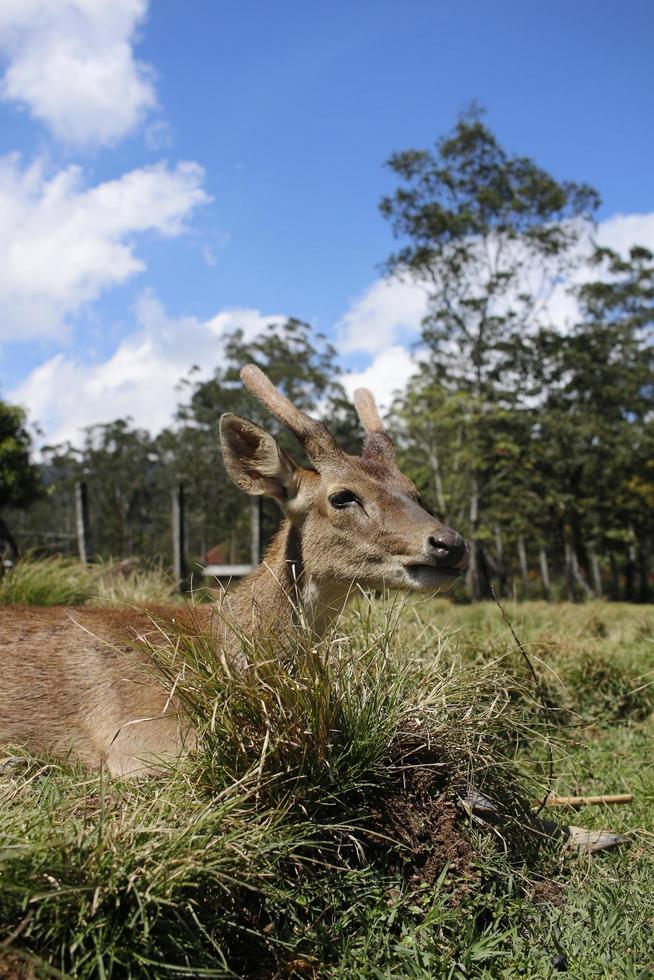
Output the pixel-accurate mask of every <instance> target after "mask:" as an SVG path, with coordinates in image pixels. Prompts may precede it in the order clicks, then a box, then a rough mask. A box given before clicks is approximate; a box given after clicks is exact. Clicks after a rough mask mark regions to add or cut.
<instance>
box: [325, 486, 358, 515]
mask: <svg viewBox="0 0 654 980" xmlns="http://www.w3.org/2000/svg"><path fill="white" fill-rule="evenodd" d="M329 502H330V504H331V505H332V507H335V508H336V509H337V510H342V509H343V507H349V506H350V504H358V503H359V502H360V501H359V498H358V497H357V496H356V495H355V494H353V493H352V491H351V490H338V491H337V492H336V493H332V494H330V495H329Z"/></svg>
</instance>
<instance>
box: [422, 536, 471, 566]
mask: <svg viewBox="0 0 654 980" xmlns="http://www.w3.org/2000/svg"><path fill="white" fill-rule="evenodd" d="M425 546H426V547H425V551H426V553H427V554H428V555H429V557H430V558H432V559H435V560H436V562H437V563H438V564H439V565H446V566H456V567H457V568H463V567H465V565H466V564H467V554H468V546H467V544H466V542H465V540H464V538H462V537H461V535H460V534H459V533H458V532H457V531H453V530H452V529H451V528H449V527H441V528H439V529H438V530H437V531H432V533H431V534H430V535H428V537H427V540H426V542H425Z"/></svg>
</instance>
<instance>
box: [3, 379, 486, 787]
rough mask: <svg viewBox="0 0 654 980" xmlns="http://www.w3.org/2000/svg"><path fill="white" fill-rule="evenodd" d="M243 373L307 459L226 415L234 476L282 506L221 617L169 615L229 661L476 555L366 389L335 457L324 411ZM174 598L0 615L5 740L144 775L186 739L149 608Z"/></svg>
mask: <svg viewBox="0 0 654 980" xmlns="http://www.w3.org/2000/svg"><path fill="white" fill-rule="evenodd" d="M241 379H242V381H243V383H244V385H245V386H246V387H247V388H248V389H249V391H250V392H251V394H252V395H254V396H255V397H256V398H257V399H258V400H259V402H260V403H261V404H262V405H264V406H265V407H266V408H267V409H268V410H269V411H270V412H271V413H272V414H273V415H274V416H275V417H276V418H277V419H278V421H280V422H281V423H282V424H284V425H285V426H287V427H288V429H290V431H291V432H292V433H293V435H294V436H295V437H296V439H297V440H298V442H299V443H300V444H301V446H302V447H303V449H304V451H305V454H306V456H307V458H308V460H309V462H310V464H311V467H310V468H309V467H304V466H300V465H298V464H297V463H296V462H295V461H294V460H293V459H292V458H291V457H290V456H289V455H288V454H287V453H286V452H285V451H284V450H283V449H282V448H281V447H280V446H279V444H278V443H277V441H276V439H275V438H274V437H273V436H272V435H270V434H269V433H268V432H266V431H265V430H264V429H262V428H261V427H260V426H259V425H256V424H255V423H254V422H251V421H249V420H248V419H245V418H242V417H240V416H239V415H235V414H233V413H229V412H228V413H225V414H224V415H222V416H221V419H220V442H221V449H222V456H223V460H224V464H225V468H226V470H227V473H228V475H229V477H230V478H231V480H232V481H233V482H234V483H235V484H236V485H237V486H238V487H240V489H241V490H243V491H244V492H245V493H247V494H251V495H266V496H269V497H271V498H273V499H274V500H275V501H277V503H278V505H279V507H280V508H281V511H282V521H281V524H280V527H279V530H278V532H277V534H276V536H275V537H274V539H273V541H272V543H271V545H270V547H269V549H268V550H267V552H266V554H265V556H264V558H263V561H262V562H261V564H260V565H259V566H258V567H257V568H256V569H254V571H253V572H251V573H250V575H249V576H247V577H246V578H245V579H244V580H243V581H242V582H241V583H240V584H239V585H238V586H237V587H236V588H235V589H234V591H233V593H232V592H231V590H230V591H228V592H227V594H226V596H225V601H224V603H223V605H224V606H226V607H227V608H226V612H227V613H228V614H227V615H220V616H213V615H212V610H211V609H210V608H207V607H206V606H203V605H201V604H197V605H195V606H193V607H192V608H191V609H190V611H187V612H184V611H183V609H182V610H180V611H179V612H178V611H176V612H175V618H176V619H177V620H180V621H184V620H185V618H186V619H189V618H192V620H193V626H194V628H198V624H200V626H201V627H205V628H207V629H210V630H211V631H212V637H213V636H215V643H216V647H217V648H221V649H224V650H225V651H226V652H227V654H228V655H229V656H230V657H231V658H232V661H233V663H234V664H236V665H237V666H238V669H246V668H247V663H246V657H245V655H244V654H243V651H242V649H239V646H242V643H241V644H240V642H239V637H242V636H243V635H246V636H255V635H261V634H262V633H265V634H267V635H271V636H274V635H275V634H279V635H280V636H281V635H282V634H288V630H289V628H291V627H292V624H293V620H294V618H295V617H297V615H298V610H300V609H301V610H302V616H303V617H304V621H305V623H306V624H307V625H308V627H309V629H310V630H311V631H312V633H313V634H315V636H316V638H319V637H320V636H322V635H323V634H324V633H325V631H326V630H327V629H328V628H329V627H330V625H331V624H332V623H333V622H334V621H335V620H336V619H337V617H339V616H340V615H341V613H342V612H343V609H344V607H345V605H346V604H347V601H348V599H349V598H350V596H351V595H352V594H353V591H354V588H355V587H356V586H361V587H362V588H364V589H388V588H392V589H401V590H409V591H414V592H421V593H427V594H431V593H436V592H443V591H446V590H448V589H450V588H451V587H452V586H453V585H454V583H455V582H456V581H458V580H460V578H461V576H462V575H463V574H464V572H465V569H466V567H467V564H468V560H469V549H468V544H467V543H466V541H465V539H464V538H463V537H462V536H461V535H460V534H459V533H458V532H457V531H455V530H453V529H452V528H450V527H447V526H446V525H444V524H442V523H441V522H440V521H438V520H437V519H436V518H435V517H433V516H432V515H431V514H429V513H428V512H427V510H425V508H424V507H423V506H422V504H421V502H420V497H419V493H418V490H417V489H416V487H415V485H414V483H413V482H412V481H411V480H410V479H409V478H408V477H407V476H405V475H404V474H403V473H402V472H401V470H400V468H399V466H398V464H397V460H396V456H395V450H394V446H393V442H392V440H391V438H390V436H389V435H388V434H387V432H386V431H385V427H384V424H383V422H382V418H381V415H380V413H379V411H378V409H377V406H376V404H375V401H374V398H373V396H372V394H371V393H370V391H368V390H367V389H365V388H359V389H357V391H355V393H354V404H355V408H356V411H357V414H358V417H359V420H360V422H361V425H362V428H363V431H364V438H363V445H362V451H361V455H360V456H352V455H349V454H348V453H346V452H344V450H343V449H341V447H340V446H339V445H338V444H337V442H336V440H335V439H334V437H333V436H332V434H331V433H330V432H329V429H328V428H327V426H326V425H324V424H323V423H322V422H319V421H317V420H316V419H314V418H312V417H311V416H309V415H307V414H305V413H304V412H302V411H300V410H299V409H298V408H296V407H295V406H294V405H293V404H292V403H291V402H290V401H289V399H287V398H286V397H285V395H283V394H282V393H281V392H280V391H279V390H278V389H277V388H275V386H274V385H273V384H272V382H271V381H270V380H269V379H268V378H267V377H266V375H265V374H264V373H263V372H262V371H261V370H260V369H259V368H258V367H257V366H256V365H253V364H251V365H248V366H246V367H244V368H243V369H242V371H241ZM165 614H167V615H168V617H170V609H168V610H161V609H152V608H150V609H147V610H143V611H135V610H133V609H131V608H118V609H116V608H106V609H102V608H85V607H45V608H37V607H31V606H6V607H4V608H2V610H1V611H0V654H1V656H2V667H3V669H2V673H1V675H0V743H2V744H12V745H16V744H21V745H23V746H24V747H25V748H27V749H28V750H30V751H33V752H36V753H47V754H48V755H54V756H55V757H57V756H59V757H66V758H69V759H72V760H77V761H79V762H81V763H83V764H84V765H85V766H87V767H88V768H98V767H100V766H103V767H105V768H106V770H107V771H108V773H109V774H110V775H112V776H123V777H124V776H128V777H131V776H137V775H143V774H148V773H150V772H152V771H153V770H154V769H156V767H157V765H160V764H161V763H162V762H165V761H170V760H174V759H175V758H177V757H178V756H179V755H180V753H181V752H182V751H183V750H184V746H185V745H187V744H189V739H191V740H192V733H191V734H189V731H188V724H187V723H186V721H185V719H184V715H183V712H182V711H181V710H180V708H179V706H178V705H176V704H175V701H174V697H171V696H170V692H167V691H166V690H165V688H164V686H163V685H162V683H161V678H159V677H157V676H155V672H154V671H153V669H152V667H153V665H152V663H151V659H152V658H151V646H150V645H149V643H150V638H151V637H152V635H153V632H154V633H156V630H154V631H153V629H152V622H153V617H154V616H156V615H165Z"/></svg>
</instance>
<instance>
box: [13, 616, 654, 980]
mask: <svg viewBox="0 0 654 980" xmlns="http://www.w3.org/2000/svg"><path fill="white" fill-rule="evenodd" d="M509 613H510V615H511V618H512V620H513V622H514V625H515V627H516V630H517V632H518V634H519V635H520V637H521V639H523V641H524V642H525V644H526V647H527V650H528V651H529V653H530V656H531V657H532V659H533V661H534V664H535V666H536V670H537V672H538V674H539V678H540V680H541V682H542V684H543V686H544V689H545V690H546V694H547V699H548V704H549V705H550V712H549V717H548V719H547V724H546V720H545V718H544V716H543V711H542V709H541V707H540V705H539V704H538V703H536V701H535V700H534V698H533V696H532V695H533V684H532V683H531V680H530V678H529V676H528V674H527V672H526V668H525V666H524V663H523V662H522V659H521V658H520V657H519V655H518V654H517V651H516V650H515V646H514V641H513V639H512V638H511V636H510V634H509V633H508V631H507V629H506V627H505V625H504V624H503V622H502V620H501V617H500V616H499V612H498V611H497V609H495V608H494V607H493V606H491V605H480V606H458V607H455V606H452V605H450V604H448V603H445V602H443V601H434V602H430V603H422V604H419V605H414V604H410V605H409V607H408V608H405V609H404V610H403V611H401V610H400V608H399V607H398V606H397V605H395V604H392V603H391V604H386V605H385V604H383V603H381V604H379V605H378V606H377V608H376V610H375V612H374V613H372V614H371V613H370V612H369V610H367V609H366V608H361V609H359V610H354V611H353V612H352V614H351V615H350V616H349V617H348V620H347V622H346V623H345V624H344V626H345V627H347V628H346V629H343V630H342V632H336V633H334V634H333V635H332V636H330V637H328V638H327V639H326V640H325V642H324V643H323V644H322V645H321V646H320V647H318V648H316V647H314V646H313V645H312V644H311V643H310V641H309V638H308V637H307V635H306V634H305V633H304V632H303V631H302V630H298V632H297V634H296V635H295V636H294V637H293V638H292V639H291V640H289V643H288V645H287V647H286V649H279V647H277V648H275V650H271V649H270V648H268V647H267V645H266V643H265V640H263V639H261V638H259V639H258V640H257V642H256V643H254V644H251V645H250V649H249V660H250V663H251V666H250V669H249V671H248V672H247V673H246V674H243V673H236V672H234V671H233V670H231V669H230V668H229V665H228V664H227V663H225V662H224V661H222V660H221V659H220V657H217V656H216V652H215V650H214V649H213V647H212V645H211V644H210V643H209V642H208V641H207V638H206V637H202V636H197V635H190V634H173V633H172V632H171V633H170V644H169V645H168V646H167V647H164V648H162V650H161V651H160V652H159V653H158V654H157V656H158V659H159V666H160V667H161V669H162V670H163V671H164V674H165V675H166V676H167V677H168V678H169V681H170V682H172V683H175V685H176V691H177V693H178V695H179V696H180V697H181V699H182V700H183V701H184V703H185V705H186V707H187V710H188V711H189V713H190V714H191V716H192V717H193V719H194V723H195V725H196V726H197V728H198V730H199V732H200V735H201V737H200V739H199V741H198V747H197V749H196V750H194V751H193V752H192V753H191V754H190V755H189V757H188V758H187V759H186V760H185V761H184V762H183V763H182V764H180V765H178V766H177V767H176V768H175V769H174V770H171V771H170V772H167V773H165V774H162V776H161V777H157V778H151V779H148V780H143V781H141V782H135V783H129V782H123V781H120V780H108V779H107V778H106V777H105V776H104V775H103V774H102V773H88V772H84V771H81V770H80V769H78V768H75V767H74V766H72V765H70V764H66V763H63V762H60V761H55V760H47V759H45V760H44V759H41V760H36V759H33V758H30V757H29V756H27V755H26V754H25V753H23V752H21V751H20V750H15V753H14V754H13V755H12V756H11V757H10V758H9V759H8V761H7V762H6V763H4V764H1V763H0V943H2V949H3V950H4V953H3V954H1V955H0V977H2V976H3V973H2V969H3V963H4V964H5V974H4V975H6V976H10V975H13V976H20V975H21V973H20V971H21V970H22V971H23V974H22V975H23V976H30V975H39V974H40V973H41V974H43V975H53V976H61V975H64V976H74V977H89V978H90V977H121V978H122V977H135V978H136V977H138V978H141V977H152V978H155V977H156V978H159V977H163V976H171V977H174V976H186V977H200V976H215V977H221V976H222V977H233V976H248V977H261V978H263V977H270V978H272V977H323V976H324V977H341V978H362V980H363V978H383V977H391V976H392V977H415V978H418V977H441V976H442V977H452V978H467V977H486V978H492V977H516V978H517V977H533V978H541V977H551V976H555V975H556V974H557V972H558V970H559V969H561V968H562V967H563V966H564V965H565V966H566V967H567V974H568V976H571V977H575V978H589V980H590V978H596V977H607V978H614V977H616V978H633V980H636V978H640V980H644V978H645V977H647V976H650V975H652V976H654V939H653V936H654V901H653V899H652V895H653V894H654V866H653V864H652V844H653V843H654V770H653V762H652V760H653V759H654V753H653V752H652V737H653V736H654V721H653V718H652V708H653V707H654V700H653V698H652V687H651V685H650V682H651V681H652V679H654V675H653V674H652V670H653V668H654V610H652V609H650V608H645V607H633V606H626V605H621V606H618V605H609V604H606V603H588V604H586V605H584V606H578V607H571V606H558V605H557V606H548V605H545V604H542V603H529V604H523V605H520V606H511V607H510V608H509ZM162 628H164V629H169V627H165V626H163V625H162ZM546 730H547V731H549V732H550V735H551V741H552V743H553V746H554V759H555V778H554V783H553V787H552V788H553V790H554V791H556V792H560V793H562V794H573V793H579V794H591V793H610V792H624V791H627V790H628V791H630V792H632V793H633V794H634V801H633V803H632V804H630V805H629V806H625V807H621V808H615V807H614V808H610V809H609V808H601V807H600V808H587V809H585V810H582V811H581V812H580V813H572V812H570V813H567V814H562V815H561V817H562V819H566V820H569V821H570V822H574V823H577V824H585V825H587V826H589V827H591V826H594V827H601V826H605V827H606V826H609V827H610V828H611V829H614V830H625V831H627V832H628V833H629V834H630V836H631V839H632V841H633V843H632V846H631V847H629V848H625V849H622V850H620V851H616V852H611V853H606V854H602V855H599V856H597V857H595V858H592V859H591V858H589V857H588V856H575V855H572V854H570V853H566V852H563V851H562V850H561V848H560V847H559V846H558V845H553V844H547V843H543V842H542V841H541V840H540V838H538V837H537V836H536V835H534V833H533V832H530V831H529V828H528V819H527V818H526V816H525V812H524V809H523V808H524V801H525V800H527V799H531V798H538V797H539V795H540V794H541V793H543V792H544V790H545V789H546V788H547V753H546V752H545V750H544V737H545V734H546ZM468 783H473V784H474V785H476V786H483V787H484V790H485V791H486V792H487V793H489V795H493V797H494V798H496V799H498V800H500V801H502V805H503V809H504V815H503V818H502V820H501V821H500V823H499V824H498V825H496V826H495V827H493V828H485V827H482V826H481V825H480V824H479V822H478V821H476V820H470V818H469V817H467V816H466V814H465V812H464V811H463V809H462V808H461V806H460V805H459V803H458V802H457V801H458V791H459V789H460V787H461V786H463V785H465V784H468ZM2 956H4V960H3V959H2ZM557 958H558V959H557ZM555 961H556V963H557V964H558V966H555ZM8 971H14V972H13V973H12V972H8ZM648 971H649V972H648Z"/></svg>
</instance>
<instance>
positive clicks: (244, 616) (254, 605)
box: [231, 520, 351, 636]
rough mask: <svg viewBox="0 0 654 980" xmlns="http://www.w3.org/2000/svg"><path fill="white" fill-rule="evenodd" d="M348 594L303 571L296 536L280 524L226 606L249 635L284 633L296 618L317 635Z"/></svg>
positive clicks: (287, 523) (342, 587) (341, 587)
mask: <svg viewBox="0 0 654 980" xmlns="http://www.w3.org/2000/svg"><path fill="white" fill-rule="evenodd" d="M350 592H351V588H350V587H348V586H346V585H341V584H340V583H335V582H333V581H331V580H328V579H323V578H321V577H320V576H317V575H315V574H312V573H311V572H310V571H309V570H308V569H307V567H306V564H305V561H304V556H303V548H302V532H301V530H299V529H298V528H296V527H294V526H293V525H292V524H291V523H290V521H287V520H284V521H282V524H281V526H280V528H279V531H278V532H277V534H276V535H275V538H274V539H273V541H272V543H271V545H270V547H269V548H268V550H267V551H266V554H265V555H264V558H263V561H262V562H261V564H260V565H259V566H258V567H257V568H256V569H255V570H254V571H253V572H252V573H251V574H250V575H248V577H247V578H246V579H244V580H243V582H242V583H241V584H240V585H239V587H238V588H237V589H236V591H235V594H234V599H233V601H232V603H231V606H232V609H233V613H234V616H235V618H236V620H237V622H238V624H239V626H240V627H241V628H243V629H244V630H245V631H246V632H247V633H250V631H252V635H253V636H254V635H256V632H258V631H262V632H264V633H268V634H269V633H280V634H283V633H287V632H288V630H289V629H290V628H292V627H293V625H295V624H297V623H298V622H299V621H301V620H302V621H304V622H306V623H307V625H308V626H309V627H310V628H311V629H312V630H313V631H314V632H315V633H316V635H317V636H322V635H323V634H324V632H325V631H326V630H327V629H328V628H329V626H330V625H331V623H332V622H333V621H334V620H335V619H336V618H337V617H338V616H339V615H340V613H341V612H342V611H343V607H344V606H345V604H346V602H347V598H348V595H349V593H350Z"/></svg>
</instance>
